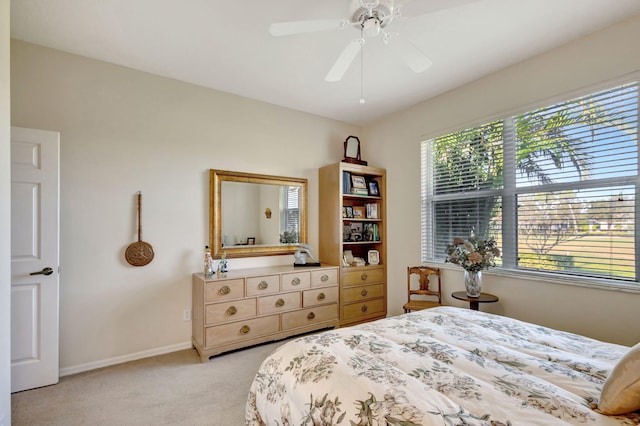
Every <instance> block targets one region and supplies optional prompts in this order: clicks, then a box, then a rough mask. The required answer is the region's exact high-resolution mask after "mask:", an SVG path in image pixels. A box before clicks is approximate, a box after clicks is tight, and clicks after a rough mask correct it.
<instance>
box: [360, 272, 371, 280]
mask: <svg viewBox="0 0 640 426" xmlns="http://www.w3.org/2000/svg"><path fill="white" fill-rule="evenodd" d="M367 278H369V277H368V276H367V273H366V272H365V273H363V274H362V275H360V279H361V280H362V281H366V280H367Z"/></svg>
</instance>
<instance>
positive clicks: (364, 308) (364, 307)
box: [360, 305, 369, 313]
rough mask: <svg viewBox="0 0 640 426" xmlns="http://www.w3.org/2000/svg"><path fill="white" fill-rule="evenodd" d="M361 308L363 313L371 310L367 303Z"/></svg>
mask: <svg viewBox="0 0 640 426" xmlns="http://www.w3.org/2000/svg"><path fill="white" fill-rule="evenodd" d="M360 310H361V311H362V313H365V312H367V311H368V310H369V308H368V307H367V305H362V308H360Z"/></svg>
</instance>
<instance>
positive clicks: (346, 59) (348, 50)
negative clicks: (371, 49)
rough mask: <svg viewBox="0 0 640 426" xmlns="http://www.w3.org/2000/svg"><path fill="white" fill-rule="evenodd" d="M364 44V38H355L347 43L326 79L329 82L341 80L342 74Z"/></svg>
mask: <svg viewBox="0 0 640 426" xmlns="http://www.w3.org/2000/svg"><path fill="white" fill-rule="evenodd" d="M363 44H364V39H357V40H353V41H352V42H351V43H349V44H347V46H346V47H345V48H344V50H343V51H342V53H340V56H338V59H337V60H336V62H335V63H334V64H333V66H332V67H331V69H330V70H329V72H328V73H327V76H326V77H325V78H324V79H325V80H326V81H329V82H334V81H339V80H340V79H342V76H343V75H344V73H345V72H347V70H348V69H349V67H350V66H351V63H352V62H353V60H354V59H355V58H356V56H358V53H360V49H362V45H363Z"/></svg>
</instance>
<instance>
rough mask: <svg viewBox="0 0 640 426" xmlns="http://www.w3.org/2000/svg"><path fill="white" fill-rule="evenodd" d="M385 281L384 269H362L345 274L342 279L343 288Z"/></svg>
mask: <svg viewBox="0 0 640 426" xmlns="http://www.w3.org/2000/svg"><path fill="white" fill-rule="evenodd" d="M383 281H384V268H376V269H366V270H364V269H361V270H359V271H349V272H345V273H344V275H343V278H342V285H343V286H350V285H359V284H369V283H377V282H383Z"/></svg>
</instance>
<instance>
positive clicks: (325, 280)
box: [320, 274, 329, 283]
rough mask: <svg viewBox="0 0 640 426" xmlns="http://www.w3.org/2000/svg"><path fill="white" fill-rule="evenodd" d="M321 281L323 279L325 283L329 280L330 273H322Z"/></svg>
mask: <svg viewBox="0 0 640 426" xmlns="http://www.w3.org/2000/svg"><path fill="white" fill-rule="evenodd" d="M320 281H322V282H323V283H324V282H327V281H329V275H327V274H322V276H321V277H320Z"/></svg>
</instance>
